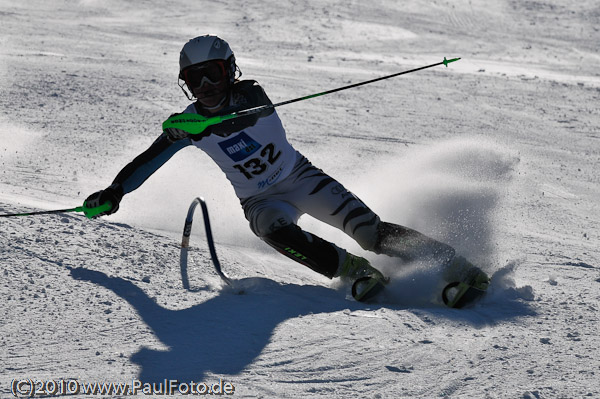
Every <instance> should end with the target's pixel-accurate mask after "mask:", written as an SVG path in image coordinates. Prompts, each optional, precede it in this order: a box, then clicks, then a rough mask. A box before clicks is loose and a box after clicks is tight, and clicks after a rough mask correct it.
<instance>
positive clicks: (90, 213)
mask: <svg viewBox="0 0 600 399" xmlns="http://www.w3.org/2000/svg"><path fill="white" fill-rule="evenodd" d="M112 206H113V205H112V202H110V201H106V202H105V203H104V204H102V205H100V206H97V207H95V208H88V207H86V206H85V204H84V205H83V207H82V208H83V209H82V211H83V213H84V215H85V216H86V217H87V218H88V219H92V218H94V217H95V216H98V215H100V214H101V213H104V212H107V211H110V210H111V209H112Z"/></svg>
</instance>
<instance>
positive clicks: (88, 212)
mask: <svg viewBox="0 0 600 399" xmlns="http://www.w3.org/2000/svg"><path fill="white" fill-rule="evenodd" d="M111 208H112V203H111V202H110V201H108V202H105V203H104V204H102V205H100V206H97V207H95V208H88V207H86V206H85V204H84V206H78V207H77V208H69V209H55V210H52V211H36V212H25V213H9V214H4V215H0V217H12V216H34V215H50V214H53V213H68V212H83V214H84V215H85V216H86V217H87V218H88V219H91V218H93V217H94V216H97V215H99V214H101V213H102V212H106V211H108V210H110V209H111Z"/></svg>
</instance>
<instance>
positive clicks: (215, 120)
mask: <svg viewBox="0 0 600 399" xmlns="http://www.w3.org/2000/svg"><path fill="white" fill-rule="evenodd" d="M458 60H460V58H452V59H449V60H447V59H446V57H444V60H443V61H441V62H438V63H436V64H431V65H426V66H422V67H419V68H415V69H411V70H408V71H403V72H398V73H394V74H391V75H386V76H382V77H380V78H375V79H371V80H367V81H364V82H359V83H354V84H351V85H348V86H343V87H338V88H336V89H331V90H327V91H323V92H320V93H315V94H310V95H308V96H304V97H298V98H294V99H292V100H287V101H282V102H279V103H277V104H267V105H262V106H260V107H254V108H249V109H244V110H241V111H237V112H234V113H231V114H227V115H216V116H211V117H208V118H207V117H205V116H202V115H199V114H179V115H174V116H172V117H170V118H169V119H167V120H166V121H165V122H163V125H162V128H163V130H165V129H168V128H171V127H173V128H177V129H180V130H183V131H186V132H188V133H189V134H200V133H202V132H203V131H204V130H206V128H207V127H209V126H212V125H217V124H219V123H221V122H224V121H227V120H230V119H235V118H240V117H242V116H246V115H252V114H256V113H259V112H263V111H265V110H267V109H271V108H275V107H279V106H282V105H286V104H292V103H295V102H298V101H304V100H308V99H310V98H315V97H320V96H324V95H326V94H331V93H336V92H338V91H342V90H347V89H351V88H354V87H358V86H363V85H366V84H369V83H374V82H379V81H380V80H385V79H390V78H393V77H396V76H400V75H406V74H407V73H412V72H417V71H421V70H423V69H427V68H432V67H435V66H438V65H445V66H446V68H447V67H448V64H450V63H451V62H455V61H458Z"/></svg>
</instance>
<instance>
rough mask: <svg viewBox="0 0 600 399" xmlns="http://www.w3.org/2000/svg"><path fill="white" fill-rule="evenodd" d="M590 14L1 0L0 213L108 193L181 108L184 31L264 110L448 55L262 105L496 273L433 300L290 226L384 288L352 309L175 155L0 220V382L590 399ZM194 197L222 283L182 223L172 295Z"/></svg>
mask: <svg viewBox="0 0 600 399" xmlns="http://www.w3.org/2000/svg"><path fill="white" fill-rule="evenodd" d="M167 10H169V11H168V12H167ZM207 16H210V18H207ZM599 25H600V11H599V10H598V7H597V4H595V2H594V1H591V0H586V1H578V2H575V1H568V0H563V1H542V2H534V1H525V2H519V1H509V0H506V1H501V2H496V3H493V4H490V3H489V2H482V1H469V2H467V1H462V0H461V1H457V2H453V3H445V2H431V3H423V2H416V1H411V2H404V3H403V5H402V7H400V6H398V5H397V3H396V2H394V1H390V0H380V1H376V2H369V3H361V2H350V3H343V4H342V3H341V2H334V1H320V2H308V1H297V2H290V3H285V2H284V3H281V2H275V1H272V0H267V1H264V2H262V3H261V6H260V7H250V6H244V7H239V5H238V4H237V2H233V1H229V0H226V1H222V2H219V3H215V2H205V1H200V2H194V3H189V2H188V3H185V4H184V3H183V2H180V1H175V0H172V1H167V2H158V1H154V0H150V1H146V2H144V3H143V7H140V6H138V5H137V4H135V5H134V4H131V5H128V4H123V3H122V2H117V1H112V0H110V1H104V2H100V1H95V0H65V1H58V2H45V1H41V0H34V1H31V2H26V3H21V4H17V3H15V2H11V1H7V0H0V32H1V33H2V34H1V35H0V44H1V45H0V89H1V90H0V101H1V102H2V108H1V113H0V154H1V155H0V162H1V165H2V173H1V174H0V176H1V179H0V212H1V213H9V212H18V211H27V210H37V209H56V208H63V207H72V206H77V205H78V204H80V203H81V202H82V201H83V199H84V198H85V197H86V196H87V195H89V194H90V193H92V192H93V191H95V190H98V189H100V188H103V187H105V186H107V185H108V184H110V182H111V180H112V179H113V177H114V176H115V174H116V173H117V172H118V171H119V170H120V169H121V168H122V167H123V166H124V165H125V164H126V162H128V161H129V160H131V159H132V158H133V157H134V156H136V155H137V154H138V153H139V152H141V151H142V150H143V149H145V148H146V147H147V146H148V145H150V144H151V142H152V141H153V140H154V139H155V137H156V136H157V135H158V132H159V130H158V129H159V123H161V122H162V120H163V119H164V118H166V117H168V115H170V114H171V113H172V112H177V111H180V110H181V109H183V108H184V107H185V105H186V101H185V98H184V97H183V96H182V93H181V91H180V90H179V88H178V87H177V86H176V85H175V76H176V71H177V61H178V53H179V50H180V48H181V46H182V45H183V44H184V43H185V42H186V41H187V40H188V39H189V38H191V37H193V36H195V35H199V34H203V33H206V32H213V33H217V34H219V35H221V36H222V37H223V38H225V39H227V40H228V41H229V43H230V44H231V45H232V47H233V50H234V51H235V53H236V57H237V59H238V62H239V64H240V66H241V68H242V70H243V72H244V78H254V79H257V80H258V81H259V82H260V83H261V84H262V85H263V86H264V87H265V89H266V91H267V93H268V94H269V96H270V97H271V99H272V100H274V101H282V100H285V99H288V98H295V97H298V96H301V95H306V94H309V93H313V92H319V91H322V90H325V89H329V88H334V87H338V86H342V85H346V84H349V83H356V82H358V81H362V80H366V79H371V78H375V77H378V76H382V75H385V74H389V73H394V72H398V71H401V70H405V69H410V68H413V67H417V66H420V65H426V64H429V63H432V62H437V61H438V59H441V58H442V57H444V56H447V57H454V56H460V57H462V58H463V59H462V60H461V61H459V62H456V63H453V64H451V65H450V67H449V68H443V67H441V68H438V69H432V70H427V71H422V72H419V73H415V74H411V75H406V76H404V77H401V78H398V79H394V80H387V81H384V82H379V83H376V84H373V85H367V86H363V87H361V88H359V89H355V90H348V91H344V92H340V93H336V94H334V95H331V96H326V97H323V98H319V99H313V100H309V101H304V102H300V103H297V104H294V105H290V106H289V107H281V108H280V109H279V113H280V116H281V118H282V120H283V123H284V126H285V127H286V129H287V130H288V136H289V139H290V141H292V143H293V144H294V145H295V146H296V147H297V148H298V149H299V150H300V151H302V152H303V153H304V154H305V155H306V156H307V157H308V158H309V159H311V161H313V163H314V164H315V165H316V166H318V167H320V168H322V169H324V170H325V171H326V172H328V173H330V174H331V175H332V176H335V177H336V178H338V179H339V180H340V181H341V182H342V183H343V184H344V185H346V186H347V187H348V188H349V189H351V190H352V191H354V192H355V193H356V194H357V195H358V196H360V197H361V198H362V199H363V200H364V201H365V202H366V203H367V204H368V205H369V206H370V207H371V208H373V209H374V210H375V211H376V212H377V213H379V214H380V215H381V216H382V218H383V219H384V220H389V221H393V222H397V223H401V224H405V225H408V226H410V227H413V228H416V229H418V230H420V231H423V232H424V233H426V234H429V235H432V236H434V237H436V238H438V239H440V240H443V241H446V242H448V243H450V244H452V245H453V246H455V247H456V248H457V249H458V250H459V251H460V252H461V253H462V254H464V255H465V256H467V257H468V258H469V259H472V260H474V261H475V262H476V263H477V264H480V265H481V266H482V267H483V268H484V269H485V270H486V271H487V272H488V273H490V275H492V276H493V279H492V285H491V287H490V290H489V294H488V295H487V296H486V297H484V298H483V299H482V300H481V301H480V302H478V303H477V304H476V305H474V306H473V307H471V308H469V309H462V310H455V309H447V308H445V307H444V306H442V304H441V302H440V301H441V300H440V298H439V291H440V289H441V286H442V283H441V281H440V277H439V275H440V270H437V269H436V268H435V267H432V266H431V265H427V264H424V263H422V262H421V263H419V262H416V263H413V264H402V263H401V262H399V261H398V260H395V259H393V258H388V257H385V256H376V255H373V254H370V253H365V252H364V251H362V249H360V248H359V247H358V246H357V245H356V244H355V243H353V242H352V241H351V240H350V239H349V238H347V237H345V236H343V235H342V234H341V233H340V232H338V231H336V230H334V229H332V228H330V227H328V226H324V225H322V224H320V223H317V222H316V221H314V220H313V219H311V218H310V217H303V218H302V219H301V221H300V222H301V224H302V226H303V227H305V228H306V229H308V230H310V231H313V232H315V233H317V234H319V235H321V236H323V237H324V238H327V239H330V240H333V241H335V242H336V243H339V244H340V245H342V246H344V247H346V248H348V249H349V250H350V251H352V252H354V253H357V254H359V255H362V256H366V257H368V258H369V259H370V260H371V261H372V262H373V263H374V264H376V265H378V266H379V267H381V268H382V270H384V271H385V272H386V274H388V275H390V276H391V277H392V282H391V283H390V286H389V287H388V289H387V290H386V291H385V293H384V295H383V296H382V297H381V298H379V300H378V301H377V302H375V303H370V304H361V303H356V302H355V301H353V300H352V299H351V296H350V292H349V290H350V288H349V287H348V286H345V285H343V284H340V282H339V281H335V280H333V281H330V280H328V279H326V278H325V277H322V276H320V275H316V274H315V273H314V272H312V271H310V270H308V269H306V268H303V267H301V266H299V265H297V264H295V263H293V262H292V261H290V260H288V259H287V258H284V257H282V256H280V255H278V254H276V253H275V252H274V251H272V250H271V249H270V248H269V247H267V245H266V244H264V243H262V242H260V241H259V240H258V239H256V238H255V237H254V236H253V235H252V234H251V232H250V231H249V229H248V227H247V222H246V221H245V220H244V217H243V213H242V211H241V209H240V207H239V203H238V201H237V199H236V198H235V196H234V193H233V189H232V188H231V187H230V186H229V185H228V183H227V182H226V180H225V178H224V176H222V173H221V172H220V171H219V170H218V169H217V167H216V166H215V165H213V164H212V163H211V161H210V160H209V159H208V157H206V156H205V155H202V154H201V153H200V152H199V151H195V150H193V149H189V150H188V149H186V150H184V151H182V152H181V153H179V154H177V155H176V156H175V157H174V158H173V159H172V160H170V161H169V163H167V164H166V165H165V166H164V167H163V168H162V169H161V170H159V171H158V172H157V173H156V174H155V175H154V176H153V177H152V178H150V179H149V180H148V181H147V182H146V183H145V184H144V186H142V187H141V188H140V189H138V190H136V191H135V192H134V193H131V194H130V195H128V196H127V197H126V198H125V199H124V200H123V201H122V203H121V209H120V211H119V212H118V213H117V214H115V215H113V216H111V217H107V218H103V219H101V220H93V221H89V220H87V219H85V218H84V217H82V216H80V215H76V214H62V215H52V216H39V217H27V218H2V219H0V261H1V265H2V270H1V271H0V273H2V277H3V278H2V285H1V287H2V288H1V290H2V299H3V301H2V305H0V308H1V312H2V315H3V317H2V319H1V320H0V348H1V349H0V359H2V366H1V378H0V396H2V397H11V393H10V387H11V381H12V380H13V379H29V378H31V379H40V380H41V379H55V380H58V379H61V378H62V379H71V378H72V379H78V380H80V381H82V382H95V381H97V382H129V381H131V380H132V379H140V380H143V381H146V382H155V381H162V380H164V379H165V378H166V379H171V378H173V379H178V380H180V381H186V380H194V381H198V382H200V381H205V382H207V383H214V382H218V380H219V379H223V380H224V381H227V382H230V383H232V384H234V386H235V387H236V390H235V396H236V397H265V398H267V397H269V398H270V397H332V398H346V397H369V398H384V397H394V398H396V397H406V398H415V397H419V398H431V397H446V398H507V397H513V398H538V399H539V398H565V397H568V398H577V397H594V398H597V397H600V384H599V383H598V375H599V373H600V358H599V354H598V353H599V352H598V347H599V346H600V345H599V344H600V342H599V338H598V325H599V317H598V316H599V311H600V310H599V309H600V293H599V292H600V273H599V270H600V251H599V250H598V248H600V239H599V236H598V229H597V226H598V224H599V223H600V214H599V206H598V205H599V202H598V198H599V195H600V189H599V188H600V184H599V183H600V178H599V174H598V173H597V170H598V166H599V164H600V162H599V161H600V149H599V144H598V139H599V138H600V134H599V130H598V126H599V122H600V118H599V113H598V107H597V104H598V103H600V102H599V100H600V88H599V87H598V86H599V78H600V77H599V75H598V73H597V71H596V69H595V65H596V64H597V61H598V53H599V51H598V50H599V48H598V43H600V32H599V31H598V26H599ZM200 195H201V196H203V197H204V198H206V200H207V201H208V206H209V210H210V212H211V221H212V224H213V228H214V230H215V231H214V234H215V238H216V241H217V252H218V254H219V258H220V260H221V263H222V265H223V269H224V271H225V272H226V273H227V274H228V275H229V276H230V277H231V278H232V279H233V280H234V282H235V288H234V289H232V288H229V287H223V285H222V283H221V281H220V279H219V277H218V276H217V275H216V273H215V272H214V271H213V270H212V266H211V264H210V254H209V252H208V249H207V248H206V245H205V241H204V233H203V231H202V224H201V222H200V218H201V216H200V214H199V212H198V214H197V215H196V220H197V221H196V222H195V226H194V234H193V235H192V249H191V251H190V261H189V275H190V282H191V285H192V290H191V291H185V290H184V289H183V288H182V287H181V278H180V270H179V239H180V236H181V230H182V228H183V222H184V219H185V215H186V212H187V208H188V206H189V203H190V202H191V201H192V199H193V198H195V197H196V196H200ZM240 291H243V293H242V294H240V293H239V292H240Z"/></svg>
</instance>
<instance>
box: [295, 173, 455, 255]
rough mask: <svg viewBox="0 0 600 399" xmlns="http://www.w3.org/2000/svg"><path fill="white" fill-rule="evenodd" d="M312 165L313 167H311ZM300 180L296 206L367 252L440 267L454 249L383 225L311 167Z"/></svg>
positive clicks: (362, 203)
mask: <svg viewBox="0 0 600 399" xmlns="http://www.w3.org/2000/svg"><path fill="white" fill-rule="evenodd" d="M309 165H310V164H309ZM310 168H311V169H310V171H309V173H304V174H303V175H301V176H300V178H298V179H297V185H298V186H297V187H298V190H297V191H300V192H301V195H300V196H299V198H298V199H296V202H295V205H296V206H297V207H298V208H299V209H300V210H301V211H302V212H305V213H308V214H309V215H311V216H313V217H315V218H317V219H319V220H321V221H323V222H325V223H327V224H330V225H332V226H334V227H337V228H339V229H340V230H342V231H344V232H345V233H346V234H348V235H349V236H350V237H352V238H353V239H354V240H356V242H357V243H358V244H359V245H360V246H361V247H362V248H363V249H365V250H369V251H373V252H375V253H378V254H385V255H389V256H396V257H399V258H402V259H405V260H414V259H417V258H423V257H433V259H434V260H435V261H437V262H439V263H441V264H443V263H445V262H448V261H449V260H450V259H452V258H453V257H454V252H455V251H454V249H453V248H452V247H451V246H449V245H446V244H444V243H441V242H439V241H437V240H435V239H433V238H430V237H427V236H425V235H424V234H421V233H419V232H418V231H415V230H412V229H410V228H407V227H403V226H400V225H396V224H392V223H387V222H383V221H381V220H380V218H379V216H377V214H375V213H374V212H373V211H372V210H371V209H370V208H369V207H368V206H367V205H365V203H364V202H362V201H361V200H360V199H359V198H358V197H356V196H355V195H354V194H353V193H351V192H350V191H348V190H347V189H346V188H345V187H344V186H343V185H341V184H340V183H339V182H337V181H336V180H335V179H333V178H332V177H330V176H328V175H327V174H325V173H323V171H321V170H320V169H317V168H315V167H314V166H312V165H310Z"/></svg>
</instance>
